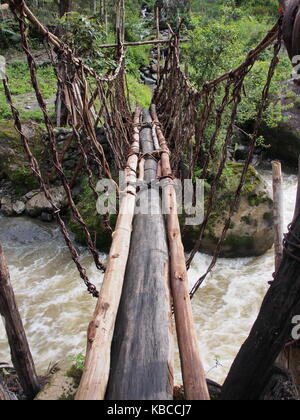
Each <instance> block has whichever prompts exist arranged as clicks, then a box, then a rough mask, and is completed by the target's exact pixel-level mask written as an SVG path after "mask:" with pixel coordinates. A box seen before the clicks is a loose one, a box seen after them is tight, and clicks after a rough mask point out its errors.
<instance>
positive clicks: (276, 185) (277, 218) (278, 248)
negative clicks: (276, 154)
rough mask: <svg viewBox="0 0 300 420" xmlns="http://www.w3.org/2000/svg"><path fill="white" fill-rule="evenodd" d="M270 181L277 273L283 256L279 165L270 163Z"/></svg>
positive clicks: (275, 162) (280, 172) (281, 191)
mask: <svg viewBox="0 0 300 420" xmlns="http://www.w3.org/2000/svg"><path fill="white" fill-rule="evenodd" d="M272 180H273V202H274V208H273V209H274V210H273V219H274V236H275V238H274V239H275V241H274V243H275V271H276V272H277V271H278V269H279V266H280V264H281V261H282V255H283V226H284V219H283V214H284V208H283V207H284V206H283V186H282V171H281V163H280V162H278V161H273V162H272Z"/></svg>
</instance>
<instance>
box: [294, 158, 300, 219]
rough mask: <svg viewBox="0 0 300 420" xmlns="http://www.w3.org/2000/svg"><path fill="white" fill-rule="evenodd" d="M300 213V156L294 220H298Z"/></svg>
mask: <svg viewBox="0 0 300 420" xmlns="http://www.w3.org/2000/svg"><path fill="white" fill-rule="evenodd" d="M299 214H300V156H299V159H298V188H297V197H296V206H295V213H294V219H293V220H296V219H297V217H298V216H299Z"/></svg>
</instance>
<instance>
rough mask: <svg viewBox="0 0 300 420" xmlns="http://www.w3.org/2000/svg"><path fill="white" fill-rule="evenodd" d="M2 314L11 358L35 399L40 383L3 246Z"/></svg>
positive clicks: (0, 264) (0, 276)
mask: <svg viewBox="0 0 300 420" xmlns="http://www.w3.org/2000/svg"><path fill="white" fill-rule="evenodd" d="M0 314H1V316H2V317H3V320H4V326H5V330H6V334H7V338H8V342H9V346H10V352H11V359H12V362H13V365H14V368H15V369H16V372H17V375H18V378H19V381H20V384H21V386H22V388H23V391H24V393H25V395H26V396H27V398H28V399H33V398H34V397H35V396H36V394H37V393H38V392H39V390H40V385H39V381H38V376H37V373H36V370H35V366H34V362H33V358H32V355H31V352H30V348H29V344H28V341H27V338H26V333H25V330H24V326H23V322H22V319H21V315H20V312H19V310H18V305H17V301H16V298H15V294H14V291H13V288H12V285H11V280H10V275H9V271H8V267H7V265H6V261H5V258H4V254H3V250H2V247H1V246H0Z"/></svg>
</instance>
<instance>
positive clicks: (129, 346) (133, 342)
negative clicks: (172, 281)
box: [107, 111, 173, 400]
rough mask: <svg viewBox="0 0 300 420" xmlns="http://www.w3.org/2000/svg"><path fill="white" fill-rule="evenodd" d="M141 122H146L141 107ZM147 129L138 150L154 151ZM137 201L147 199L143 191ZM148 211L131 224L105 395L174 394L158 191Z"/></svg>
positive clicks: (148, 174) (147, 168) (149, 173)
mask: <svg viewBox="0 0 300 420" xmlns="http://www.w3.org/2000/svg"><path fill="white" fill-rule="evenodd" d="M143 121H144V122H149V121H151V118H150V115H149V113H148V112H146V111H144V112H143ZM151 133H152V130H151V128H144V129H143V130H142V131H141V136H140V137H141V147H142V152H143V153H149V152H152V151H153V139H152V134H151ZM156 173H157V162H156V161H155V160H154V159H152V158H151V157H148V158H146V159H145V162H144V174H145V181H146V182H147V183H148V182H151V181H152V180H153V179H155V178H156ZM141 200H142V201H147V202H149V196H148V190H144V191H142V193H141ZM149 206H150V212H151V213H152V214H138V215H136V216H135V219H134V224H133V234H132V241H131V247H130V255H129V259H128V264H127V270H126V276H125V281H124V287H123V293H122V299H121V303H120V308H119V312H118V318H117V323H116V330H115V335H114V341H113V347H112V363H111V373H110V380H109V386H108V392H107V399H108V400H171V399H173V337H172V331H171V305H170V294H169V287H168V284H169V269H168V247H167V239H166V230H165V223H164V218H163V216H162V214H161V208H160V197H159V192H158V191H155V190H154V191H153V190H152V197H151V203H150V204H149Z"/></svg>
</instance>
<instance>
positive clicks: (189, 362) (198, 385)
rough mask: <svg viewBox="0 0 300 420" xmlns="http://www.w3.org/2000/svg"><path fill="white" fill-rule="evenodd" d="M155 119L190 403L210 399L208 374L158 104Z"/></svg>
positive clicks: (175, 305)
mask: <svg viewBox="0 0 300 420" xmlns="http://www.w3.org/2000/svg"><path fill="white" fill-rule="evenodd" d="M151 113H152V118H153V120H154V122H155V123H157V126H156V127H157V128H156V130H157V137H158V139H159V143H160V147H161V149H162V151H163V152H162V154H161V165H162V176H163V177H166V179H165V187H164V188H165V194H164V195H165V197H166V198H167V200H168V202H167V203H166V206H165V207H166V208H167V209H168V214H167V216H166V217H167V230H168V239H169V252H170V259H171V262H170V265H171V290H172V296H173V302H174V311H175V322H176V330H177V338H178V344H179V351H180V359H181V368H182V375H183V384H184V389H185V394H186V398H187V399H188V400H209V399H210V397H209V393H208V388H207V383H206V378H205V372H204V368H203V364H202V360H201V357H200V353H199V345H198V340H197V334H196V328H195V324H194V319H193V313H192V304H191V300H190V293H189V282H188V275H187V270H186V262H185V255H184V248H183V244H182V239H181V232H180V225H179V220H178V214H177V200H176V191H175V188H174V184H173V179H172V169H171V166H170V157H169V150H168V146H167V143H166V140H165V138H164V136H163V133H162V130H161V128H160V126H159V124H158V123H159V121H158V117H157V113H156V107H155V105H152V107H151Z"/></svg>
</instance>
